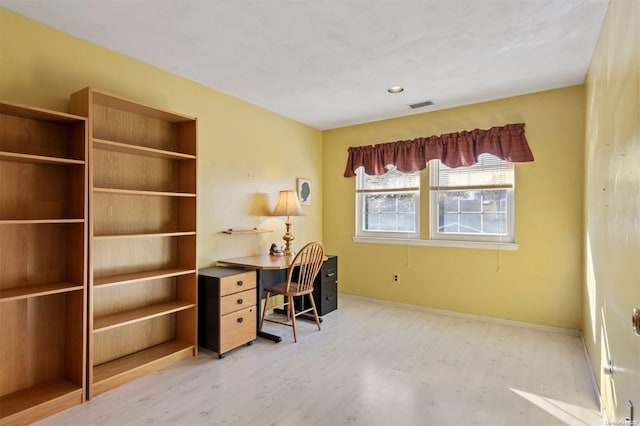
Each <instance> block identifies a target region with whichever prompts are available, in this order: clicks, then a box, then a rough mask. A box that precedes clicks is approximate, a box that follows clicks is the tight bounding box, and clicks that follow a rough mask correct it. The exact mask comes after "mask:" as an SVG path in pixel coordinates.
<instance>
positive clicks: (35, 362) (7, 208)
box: [0, 102, 87, 425]
mask: <svg viewBox="0 0 640 426" xmlns="http://www.w3.org/2000/svg"><path fill="white" fill-rule="evenodd" d="M86 152H87V125H86V119H85V118H83V117H76V116H72V115H69V114H63V113H58V112H54V111H48V110H43V109H38V108H32V107H28V106H24V105H16V104H10V103H6V102H0V424H3V425H4V424H27V423H31V422H33V421H36V420H38V419H41V418H43V417H46V416H48V415H51V414H53V413H55V412H58V411H61V410H64V409H66V408H69V407H71V406H74V405H76V404H80V403H81V402H82V401H84V386H85V369H84V365H85V364H84V355H85V324H86V316H85V309H86V291H85V289H86V272H87V269H86V247H87V243H86V238H85V234H86V230H87V222H86V212H87V201H86V194H87V167H86V159H85V155H86Z"/></svg>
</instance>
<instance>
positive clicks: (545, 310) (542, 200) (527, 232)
mask: <svg viewBox="0 0 640 426" xmlns="http://www.w3.org/2000/svg"><path fill="white" fill-rule="evenodd" d="M584 102H585V98H584V88H583V86H577V87H570V88H566V89H561V90H554V91H548V92H542V93H536V94H531V95H527V96H519V97H514V98H508V99H502V100H498V101H493V102H487V103H482V104H477V105H469V106H464V107H460V108H454V109H449V110H443V111H435V112H429V113H423V114H419V115H413V116H409V117H403V118H397V119H392V120H385V121H379V122H375V123H369V124H364V125H358V126H350V127H345V128H340V129H334V130H330V131H326V132H325V134H324V147H323V149H324V165H323V169H324V187H325V194H324V199H325V205H324V212H323V214H324V241H325V244H326V245H327V247H329V249H330V251H332V252H334V253H335V254H337V255H339V259H340V268H339V271H340V284H339V285H340V290H341V291H342V292H345V293H351V294H356V295H361V296H369V297H373V298H379V299H386V300H393V301H398V302H403V303H411V304H415V305H422V306H428V307H432V308H437V309H446V310H450V311H458V312H464V313H471V314H478V315H485V316H492V317H498V318H506V319H510V320H516V321H524V322H531V323H537V324H543V325H547V326H555V327H562V328H569V329H579V328H580V323H581V322H580V321H581V309H582V307H581V294H582V290H581V282H582V271H581V270H582V268H581V265H582V260H581V253H582V241H581V231H582V194H583V155H584V151H583V144H584V126H585V122H584ZM520 122H524V123H526V127H525V131H526V136H527V139H528V141H529V145H530V147H531V149H532V151H533V154H534V156H535V159H536V161H535V162H533V163H525V164H519V165H516V228H515V234H516V242H517V243H518V244H519V250H518V251H515V252H512V251H503V252H498V251H496V250H479V249H460V248H443V247H424V246H411V247H409V246H404V245H380V244H368V243H366V244H365V243H355V242H353V241H352V237H353V235H354V228H355V225H354V221H355V219H354V218H355V205H354V200H355V182H354V178H345V177H343V172H344V168H345V164H346V158H347V148H348V147H349V146H359V145H367V144H375V143H380V142H387V141H395V140H400V139H411V138H414V137H418V136H430V135H435V134H441V133H449V132H455V131H459V130H470V129H474V128H480V129H487V128H490V127H492V126H499V125H503V124H508V123H520ZM422 175H423V187H426V186H427V182H428V181H427V180H426V179H425V177H426V175H427V171H426V170H425V171H423V172H422ZM423 194H425V195H426V193H425V192H423ZM425 195H423V197H422V201H421V203H422V209H423V211H425V212H426V211H427V209H428V197H427V196H425ZM423 216H425V220H424V221H423V222H422V224H421V229H422V230H423V232H422V234H423V235H426V234H427V233H428V215H426V214H425V215H423ZM393 274H399V275H400V282H399V284H396V283H393V281H392V275H393Z"/></svg>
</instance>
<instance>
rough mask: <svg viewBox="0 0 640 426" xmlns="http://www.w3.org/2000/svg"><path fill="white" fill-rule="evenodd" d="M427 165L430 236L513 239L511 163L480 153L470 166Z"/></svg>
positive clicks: (433, 237)
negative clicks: (428, 171) (476, 160)
mask: <svg viewBox="0 0 640 426" xmlns="http://www.w3.org/2000/svg"><path fill="white" fill-rule="evenodd" d="M429 168H430V170H431V172H430V193H431V198H430V200H431V208H430V222H431V238H432V239H440V240H467V241H483V242H513V216H514V193H513V191H514V189H513V188H514V167H513V163H509V162H508V161H504V160H501V159H499V158H498V157H495V156H493V155H491V154H482V155H480V156H479V157H478V163H476V164H474V165H473V166H470V167H459V168H455V169H451V168H449V167H447V166H445V165H443V164H442V163H440V160H432V161H431V163H430V164H429Z"/></svg>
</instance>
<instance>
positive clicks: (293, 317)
mask: <svg viewBox="0 0 640 426" xmlns="http://www.w3.org/2000/svg"><path fill="white" fill-rule="evenodd" d="M288 299H289V311H288V312H289V313H290V315H291V325H292V326H293V341H294V342H296V343H298V329H297V328H296V311H295V308H294V307H293V296H288Z"/></svg>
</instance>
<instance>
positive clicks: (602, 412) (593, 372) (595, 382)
mask: <svg viewBox="0 0 640 426" xmlns="http://www.w3.org/2000/svg"><path fill="white" fill-rule="evenodd" d="M580 340H582V349H583V351H584V357H585V358H586V360H587V365H588V366H589V371H590V372H591V374H589V378H590V379H591V386H592V387H593V393H595V395H596V399H597V400H598V407H599V408H600V415H601V416H602V424H604V425H608V424H610V422H609V417H608V416H607V410H606V407H605V405H604V401H603V400H602V394H601V393H600V388H599V387H598V380H597V379H596V370H595V369H594V368H593V365H592V364H591V357H590V356H589V351H587V344H586V343H585V341H584V335H583V334H582V333H580ZM598 371H600V370H598Z"/></svg>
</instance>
